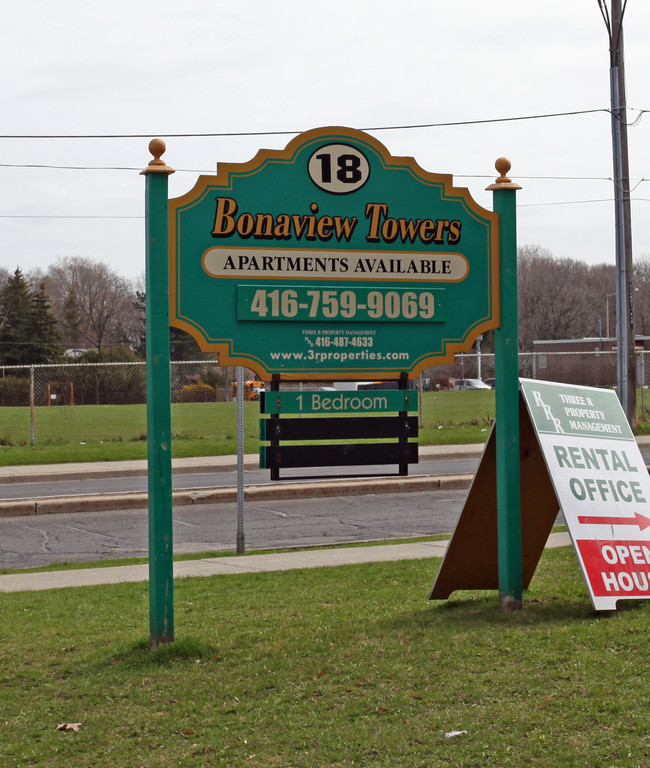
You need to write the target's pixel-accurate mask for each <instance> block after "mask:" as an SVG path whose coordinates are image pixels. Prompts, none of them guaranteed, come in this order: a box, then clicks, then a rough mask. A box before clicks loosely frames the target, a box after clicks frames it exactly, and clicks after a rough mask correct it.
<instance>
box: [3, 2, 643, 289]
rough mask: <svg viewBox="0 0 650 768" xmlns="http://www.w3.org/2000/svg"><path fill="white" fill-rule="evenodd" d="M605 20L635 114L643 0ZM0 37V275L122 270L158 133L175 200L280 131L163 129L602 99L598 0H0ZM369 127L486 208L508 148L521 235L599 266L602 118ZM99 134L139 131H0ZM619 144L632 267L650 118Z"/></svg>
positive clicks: (132, 261)
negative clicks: (619, 38) (93, 263)
mask: <svg viewBox="0 0 650 768" xmlns="http://www.w3.org/2000/svg"><path fill="white" fill-rule="evenodd" d="M609 2H610V0H607V4H608V5H609ZM624 29H625V63H626V75H627V100H628V106H629V107H630V111H629V114H628V118H629V120H630V121H635V120H636V119H637V118H638V117H639V116H640V114H641V113H640V111H641V110H644V109H648V110H650V89H649V87H648V86H649V85H650V45H649V43H650V3H648V2H647V0H629V2H628V6H627V10H626V15H625V24H624ZM0 43H1V44H0V62H1V66H0V98H1V101H2V118H1V120H0V136H2V138H0V178H1V179H2V183H1V185H0V189H1V192H0V195H1V198H0V242H1V246H2V258H1V261H0V263H1V264H3V265H5V266H6V267H8V268H9V269H10V270H12V271H13V270H14V269H15V268H16V267H17V266H20V267H21V268H22V269H23V270H24V271H30V270H33V269H34V268H36V267H41V268H42V269H47V267H48V265H49V264H50V263H52V262H53V261H54V260H55V259H56V258H57V257H58V256H85V257H90V258H92V259H97V260H100V261H105V262H107V263H109V264H111V265H112V266H113V267H114V268H115V269H116V270H117V271H119V272H120V273H121V274H123V275H124V276H126V277H128V278H130V279H136V278H138V276H140V275H141V274H142V273H143V271H144V220H143V215H144V178H143V177H142V176H140V175H139V174H138V170H139V169H142V168H144V167H145V166H146V165H147V163H148V162H149V159H150V155H149V153H148V150H147V146H148V143H149V138H153V137H156V136H160V137H162V138H164V139H165V140H166V142H167V153H166V155H165V159H166V160H167V162H168V164H169V165H171V166H173V167H174V168H175V169H177V172H176V173H175V174H174V175H173V176H171V178H170V195H171V196H178V195H180V194H183V193H184V192H186V191H187V190H188V189H190V188H191V187H192V186H193V184H194V181H195V179H196V176H197V172H198V171H203V172H213V171H214V170H215V168H216V163H217V162H221V161H223V162H245V161H247V160H249V159H250V158H251V157H253V155H255V153H256V152H257V150H258V149H260V148H282V147H284V146H285V145H286V144H287V142H288V141H289V140H290V139H291V138H292V136H291V135H281V136H278V135H266V136H265V135H258V136H248V137H229V136H222V137H209V138H173V137H172V134H188V133H189V134H192V133H195V134H196V133H211V134H215V133H238V132H276V131H295V132H296V133H298V132H300V131H303V130H307V129H309V128H315V127H320V126H327V125H343V126H349V127H352V128H360V129H373V128H378V127H386V126H402V125H418V124H431V123H448V122H456V121H481V120H491V119H499V118H513V117H524V116H532V115H547V114H550V113H564V112H574V111H583V110H584V111H586V110H606V109H607V108H608V107H609V103H610V94H609V53H608V39H607V33H606V29H605V25H604V22H603V20H602V17H601V15H600V11H599V9H598V4H597V0H569V2H567V0H540V1H539V2H522V0H491V2H485V0H445V1H444V2H442V0H399V2H397V1H396V0H390V1H389V0H326V1H324V2H322V1H321V0H308V1H306V0H300V1H299V0H275V2H269V1H268V0H237V2H235V1H234V0H209V1H208V0H185V1H184V2H182V3H181V2H171V1H170V0H157V2H151V1H150V0H129V1H128V2H126V0H112V2H111V3H95V2H92V1H91V2H89V0H84V2H78V1H77V0H58V1H57V2H56V3H51V2H46V0H23V2H20V3H11V4H5V8H4V10H3V22H2V25H1V27H0ZM369 132H370V133H372V134H373V135H374V136H375V137H376V138H377V139H379V140H380V141H381V142H382V143H383V144H385V146H386V147H387V148H388V150H389V151H390V152H391V153H392V154H394V155H398V156H402V155H409V156H412V157H414V158H415V159H416V160H417V162H418V163H419V164H420V165H421V166H422V167H423V168H425V169H426V170H428V171H432V172H437V173H451V174H453V175H454V180H455V184H456V185H457V186H466V187H468V188H469V190H470V192H471V194H472V196H473V197H474V198H475V199H476V200H477V201H478V202H479V203H480V204H481V205H483V206H485V207H486V208H491V206H492V199H491V193H487V192H485V191H484V190H485V187H486V186H487V185H488V184H489V183H491V181H492V180H493V179H494V178H495V176H496V175H497V174H496V173H495V171H494V161H495V159H496V158H497V157H499V156H501V155H506V156H507V157H509V158H510V159H511V161H512V171H511V174H510V175H511V177H512V178H513V179H514V180H516V181H518V182H519V183H520V184H521V186H522V187H523V190H522V191H521V192H519V193H518V205H519V218H518V239H519V243H520V244H525V243H531V244H538V245H540V246H543V247H545V248H548V249H549V250H550V251H551V252H552V253H553V254H554V255H555V256H556V257H572V258H576V259H581V260H584V261H586V262H588V263H603V262H605V263H610V264H614V261H615V256H614V216H613V188H612V182H611V176H612V151H611V126H610V118H609V115H608V114H607V113H606V112H605V111H598V112H592V113H590V114H581V115H574V116H562V117H550V118H542V119H534V120H518V121H509V122H494V123H483V124H481V123H478V124H473V125H464V126H455V127H432V128H412V129H400V130H370V131H369ZM97 134H104V135H105V134H112V135H114V134H119V135H122V134H128V135H133V134H142V135H143V136H144V137H146V138H115V139H97V138H72V139H36V138H32V139H28V138H19V139H13V138H6V137H8V136H13V135H18V136H21V137H26V136H33V135H73V136H89V135H97ZM629 142H630V172H631V176H632V179H633V184H634V185H635V188H634V192H633V200H634V202H633V207H632V225H633V230H634V241H633V247H634V257H635V259H638V258H640V257H641V256H644V255H646V256H649V257H650V216H649V215H648V214H649V213H650V188H648V181H646V180H645V177H648V179H649V180H650V114H648V115H642V116H641V119H640V121H639V122H638V124H636V125H634V126H633V127H630V128H629ZM34 165H35V166H75V167H81V168H82V169H83V170H72V169H65V170H64V169H59V168H43V167H28V166H34ZM105 168H108V169H111V170H100V169H105ZM121 169H126V170H121ZM129 169H134V170H129Z"/></svg>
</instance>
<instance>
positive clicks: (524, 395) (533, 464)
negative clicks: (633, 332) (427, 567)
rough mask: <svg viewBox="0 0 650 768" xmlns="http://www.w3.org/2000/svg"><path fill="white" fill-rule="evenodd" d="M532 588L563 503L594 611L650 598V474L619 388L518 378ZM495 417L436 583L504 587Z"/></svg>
mask: <svg viewBox="0 0 650 768" xmlns="http://www.w3.org/2000/svg"><path fill="white" fill-rule="evenodd" d="M520 393H521V394H520V403H519V423H520V447H521V529H522V530H521V532H522V572H523V585H524V588H526V587H527V586H528V585H529V584H530V581H531V579H532V576H533V574H534V572H535V568H536V567H537V563H538V562H539V558H540V557H541V554H542V552H543V549H544V546H545V544H546V541H547V539H548V536H549V534H550V532H551V529H552V527H553V524H554V523H555V519H556V516H557V512H558V510H559V509H561V510H562V513H563V515H564V518H565V520H566V524H567V527H568V530H569V534H570V537H571V540H572V543H573V546H574V548H575V552H576V555H577V558H578V561H579V563H580V567H581V570H582V573H583V576H584V578H585V582H586V584H587V588H588V590H589V596H590V599H591V602H592V605H593V607H594V608H595V609H596V610H604V611H608V610H615V609H616V604H617V601H619V600H625V599H643V598H648V597H650V476H649V475H648V471H647V469H646V466H645V462H644V461H643V457H642V455H641V452H640V450H639V447H638V445H637V443H636V440H635V438H634V435H633V434H632V431H631V429H630V427H629V424H628V422H627V419H626V417H625V413H624V412H623V409H622V407H621V404H620V402H619V400H618V397H617V395H616V393H615V392H614V391H613V390H607V389H598V388H596V387H583V386H575V385H570V384H560V383H556V382H548V381H537V380H532V379H520ZM497 429H498V424H495V426H494V428H493V431H492V433H491V434H490V437H489V438H488V441H487V443H486V447H485V450H484V453H483V456H482V458H481V462H480V464H479V467H478V470H477V472H476V475H475V478H474V481H473V483H472V486H471V487H470V490H469V493H468V496H467V499H466V502H465V506H464V508H463V511H462V513H461V516H460V519H459V521H458V524H457V527H456V530H455V531H454V535H453V537H452V540H451V542H450V544H449V548H448V550H447V553H446V555H445V558H444V560H443V563H442V566H441V568H440V571H439V573H438V576H437V578H436V582H435V584H434V587H433V589H432V592H431V595H430V598H431V599H445V598H447V597H448V596H449V595H450V594H451V592H452V591H454V590H457V589H494V588H496V586H497V582H498V578H497V569H498V562H497V561H498V558H497V546H496V537H497V534H496V489H495V480H494V478H495V475H496V462H495V451H494V434H495V430H497Z"/></svg>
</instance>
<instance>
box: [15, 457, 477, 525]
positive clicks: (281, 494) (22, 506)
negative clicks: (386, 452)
mask: <svg viewBox="0 0 650 768" xmlns="http://www.w3.org/2000/svg"><path fill="white" fill-rule="evenodd" d="M482 451H483V445H482V444H480V443H479V444H473V445H442V446H423V447H421V448H420V450H419V454H420V459H421V460H422V461H427V460H429V461H430V460H434V461H435V460H436V459H447V460H453V459H478V458H479V457H480V455H481V453H482ZM172 467H173V472H174V473H175V474H195V473H197V472H204V473H216V472H233V471H235V470H236V468H237V457H236V456H203V457H196V458H187V459H174V460H173V461H172ZM244 467H245V468H250V469H253V468H255V469H257V468H258V467H259V457H258V456H257V454H247V455H246V456H245V457H244ZM146 474H147V462H146V460H142V461H120V462H110V461H105V462H91V463H88V464H52V465H43V466H40V465H35V466H21V467H0V484H12V483H29V482H43V481H47V482H51V481H57V480H63V479H65V480H75V479H83V478H89V477H92V478H101V477H129V476H145V475H146ZM472 477H473V475H440V476H436V475H420V476H410V477H399V476H390V477H386V476H377V477H363V478H361V477H356V478H336V479H331V478H328V477H323V478H322V479H310V480H308V481H304V480H301V481H290V480H283V481H282V482H280V483H273V484H271V483H265V484H261V485H247V486H246V489H245V495H246V501H247V502H252V501H255V500H257V501H261V500H268V499H295V498H300V497H302V498H316V497H333V496H338V495H340V494H341V493H342V492H343V493H345V495H346V496H351V495H359V494H364V493H407V492H415V491H431V490H456V489H462V488H469V485H470V483H471V480H472ZM343 483H344V490H343V491H342V484H343ZM172 499H173V503H174V504H175V505H179V506H185V505H193V504H217V503H224V502H236V501H237V488H236V487H235V486H219V487H214V488H202V489H187V490H176V491H173V492H172ZM146 507H147V492H146V491H139V492H125V493H111V494H89V495H82V494H79V495H74V496H51V497H39V498H28V499H7V500H0V517H14V516H21V515H47V514H57V513H61V512H98V511H102V510H111V509H144V508H146Z"/></svg>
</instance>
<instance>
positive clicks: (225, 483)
mask: <svg viewBox="0 0 650 768" xmlns="http://www.w3.org/2000/svg"><path fill="white" fill-rule="evenodd" d="M478 462H479V460H478V459H453V460H446V459H436V460H431V461H421V462H420V463H419V464H413V465H411V466H410V467H409V476H410V477H419V476H425V475H434V474H435V475H454V474H473V473H474V472H475V471H476V467H477V466H478ZM390 471H392V472H393V473H394V470H393V469H391V470H387V468H386V467H382V466H376V467H373V466H370V467H367V468H365V467H364V468H359V467H352V468H348V469H343V468H336V470H333V469H332V468H329V469H327V468H325V469H323V468H320V469H319V468H314V469H313V470H312V469H309V470H304V469H302V470H283V471H282V479H283V480H292V479H295V478H304V477H305V475H306V474H309V475H310V476H312V477H324V476H331V475H332V474H333V473H337V474H336V476H337V477H345V476H355V475H358V474H359V473H360V472H363V474H364V475H365V474H368V475H374V476H376V475H385V474H389V472H390ZM270 482H271V481H270V473H269V470H268V469H246V471H245V472H244V484H245V485H246V486H249V485H264V484H267V483H270ZM280 482H282V481H280ZM172 486H173V488H174V490H186V489H200V488H221V487H227V488H232V487H236V486H237V473H236V472H232V471H225V472H205V473H192V474H175V475H174V476H173V478H172ZM146 490H147V478H146V477H145V476H140V477H138V476H124V477H92V476H90V475H89V476H88V477H84V478H81V479H74V480H49V481H47V482H29V483H6V484H0V500H8V499H33V498H48V497H52V496H81V495H92V494H114V493H135V492H143V491H146Z"/></svg>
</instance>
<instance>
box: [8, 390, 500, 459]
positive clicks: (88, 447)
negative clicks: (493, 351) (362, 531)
mask: <svg viewBox="0 0 650 768" xmlns="http://www.w3.org/2000/svg"><path fill="white" fill-rule="evenodd" d="M493 417H494V392H493V391H491V390H469V391H462V392H453V391H452V392H437V393H433V392H431V393H429V392H427V393H425V394H424V397H423V401H422V424H421V428H420V444H421V445H435V444H450V443H455V444H458V443H476V442H483V441H485V439H486V437H487V434H488V431H489V427H490V423H491V420H492V418H493ZM259 419H260V413H259V404H258V403H257V402H248V403H245V408H244V436H245V448H244V450H245V451H246V452H247V453H257V451H258V449H259ZM146 431H147V430H146V406H145V405H75V406H54V407H47V406H41V407H38V408H35V413H34V444H33V445H31V414H30V410H29V408H22V407H21V408H19V407H5V408H0V466H14V465H18V464H51V463H60V462H77V461H119V460H125V459H145V458H146V457H147V443H146ZM236 435H237V411H236V405H235V403H174V404H173V405H172V438H173V446H172V452H173V455H174V456H176V457H179V458H180V457H185V456H218V455H228V454H230V455H232V454H235V453H236V452H237V442H236Z"/></svg>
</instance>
